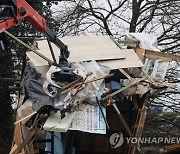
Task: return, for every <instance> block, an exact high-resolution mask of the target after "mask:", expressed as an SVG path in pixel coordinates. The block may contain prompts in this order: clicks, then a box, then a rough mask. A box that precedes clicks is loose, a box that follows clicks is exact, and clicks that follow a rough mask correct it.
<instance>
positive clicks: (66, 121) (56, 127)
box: [43, 112, 76, 132]
mask: <svg viewBox="0 0 180 154" xmlns="http://www.w3.org/2000/svg"><path fill="white" fill-rule="evenodd" d="M75 115H76V112H72V113H66V116H65V117H64V118H63V119H61V118H60V113H59V112H56V113H51V114H50V116H49V117H48V119H47V121H46V122H45V124H44V126H43V128H44V130H46V131H58V132H67V130H68V128H69V126H70V124H71V122H72V120H73V119H74V116H75Z"/></svg>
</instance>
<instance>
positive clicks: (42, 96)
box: [22, 63, 54, 111]
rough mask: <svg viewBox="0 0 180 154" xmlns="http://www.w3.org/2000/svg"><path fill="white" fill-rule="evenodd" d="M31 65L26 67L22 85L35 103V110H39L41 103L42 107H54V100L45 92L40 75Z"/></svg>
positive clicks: (28, 64)
mask: <svg viewBox="0 0 180 154" xmlns="http://www.w3.org/2000/svg"><path fill="white" fill-rule="evenodd" d="M31 65H32V64H30V63H27V65H26V67H25V70H24V75H23V80H22V84H23V86H24V87H25V90H26V93H27V95H28V97H29V98H30V99H31V100H32V102H33V104H32V107H33V109H35V110H36V111H37V110H39V108H40V106H39V103H41V104H42V106H44V105H51V106H54V99H53V98H51V97H50V96H48V95H47V94H46V93H45V92H44V90H43V83H42V81H41V80H40V75H39V74H38V72H37V71H36V69H35V68H34V67H33V66H31Z"/></svg>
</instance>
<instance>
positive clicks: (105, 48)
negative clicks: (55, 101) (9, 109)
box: [10, 36, 180, 154]
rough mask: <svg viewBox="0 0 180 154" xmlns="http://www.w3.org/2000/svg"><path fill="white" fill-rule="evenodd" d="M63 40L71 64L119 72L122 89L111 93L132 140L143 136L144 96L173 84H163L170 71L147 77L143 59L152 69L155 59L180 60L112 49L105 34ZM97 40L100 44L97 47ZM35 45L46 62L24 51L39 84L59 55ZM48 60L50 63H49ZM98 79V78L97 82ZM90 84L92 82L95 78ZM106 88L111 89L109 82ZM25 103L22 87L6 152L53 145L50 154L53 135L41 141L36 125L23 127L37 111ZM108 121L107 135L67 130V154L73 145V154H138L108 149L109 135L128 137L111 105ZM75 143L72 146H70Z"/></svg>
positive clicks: (35, 153) (35, 151) (129, 148)
mask: <svg viewBox="0 0 180 154" xmlns="http://www.w3.org/2000/svg"><path fill="white" fill-rule="evenodd" d="M83 41H84V42H83ZM63 42H65V43H66V44H67V45H68V46H69V49H70V51H71V56H70V58H69V60H70V61H71V62H74V61H75V62H76V61H88V60H96V61H97V63H98V64H100V65H104V66H107V67H109V68H111V70H116V71H117V70H119V73H120V77H121V78H122V79H121V78H120V80H121V83H122V88H121V89H119V90H117V91H115V92H114V95H116V96H117V97H118V98H119V102H118V101H117V103H116V104H117V107H118V109H119V110H120V112H121V113H122V115H123V117H124V120H125V122H126V123H127V126H128V128H129V130H130V131H131V133H132V137H141V136H142V132H143V128H144V123H145V119H146V115H147V104H148V97H149V95H150V94H153V92H154V87H157V86H163V87H167V88H175V85H174V84H170V83H167V82H165V81H164V77H165V73H166V71H167V69H168V67H167V68H166V70H164V74H163V77H162V78H159V79H158V80H156V78H155V76H156V75H154V76H152V74H148V72H146V71H145V70H143V64H145V63H146V62H147V59H153V60H155V62H154V63H153V65H154V64H155V63H156V64H157V61H158V60H162V61H168V62H169V61H172V60H175V61H180V56H175V55H172V54H167V53H160V52H155V51H149V50H145V49H140V48H135V51H134V50H133V49H123V50H122V49H119V48H118V47H117V46H116V45H115V43H114V41H113V40H111V38H110V37H109V36H79V37H66V38H63ZM97 42H100V43H99V44H98V43H97ZM91 43H92V44H91ZM133 43H134V42H133ZM38 44H39V45H38V48H39V49H40V51H38V50H37V51H36V50H35V52H38V55H43V57H45V58H43V59H42V58H41V57H39V56H38V55H36V54H34V53H33V52H27V58H28V59H29V60H30V61H31V63H32V64H33V65H34V68H35V69H36V70H37V71H38V72H39V73H40V74H41V78H42V80H45V78H46V76H45V74H46V72H47V71H48V69H49V64H50V65H53V63H54V64H56V63H57V62H58V58H59V51H58V49H56V47H55V46H54V45H52V46H51V45H50V44H49V47H50V49H49V48H48V44H47V42H46V40H44V41H39V42H38ZM29 49H31V48H29ZM52 49H53V50H54V54H52V51H53V50H52ZM33 50H34V49H33ZM50 51H51V52H50ZM47 57H48V58H47ZM46 60H47V61H46ZM49 61H50V62H51V63H49ZM144 68H145V67H144ZM127 70H128V71H127ZM156 72H157V70H156ZM156 72H155V73H156ZM108 77H110V76H108ZM111 77H112V76H111ZM105 78H106V77H103V79H105ZM97 80H99V79H98V78H97ZM85 82H88V81H85ZM89 82H93V80H92V81H89ZM79 84H82V83H79ZM83 84H84V83H83ZM106 86H107V88H109V84H108V81H107V84H106ZM70 90H71V88H70ZM112 94H113V93H112ZM112 94H110V96H113V95H112ZM108 97H109V95H108ZM25 101H27V94H26V91H25V89H24V87H22V89H21V91H20V95H19V103H18V110H17V114H16V122H15V133H14V140H13V145H12V149H11V152H10V154H18V153H22V154H26V153H27V154H40V153H41V152H42V151H43V148H44V147H43V148H42V147H40V146H42V145H41V143H43V142H51V146H52V147H51V153H53V148H54V147H53V146H54V140H53V138H55V137H56V136H55V135H54V134H53V132H52V133H51V137H52V139H46V138H44V139H43V138H42V137H41V138H39V136H44V137H45V133H46V131H45V130H44V129H43V128H42V126H40V128H39V126H38V127H37V126H34V127H30V128H28V127H27V126H26V125H25V123H26V122H27V121H28V120H29V119H30V118H31V117H33V116H34V115H35V114H36V112H35V111H32V110H31V109H28V107H27V106H26V107H27V108H25V109H24V111H25V112H22V110H20V108H21V107H22V105H23V103H24V102H25ZM106 118H107V122H108V124H109V128H110V129H109V130H107V134H106V135H97V134H89V133H84V132H80V131H68V132H67V134H68V136H67V139H66V143H65V145H64V146H65V147H64V151H65V153H71V152H72V147H75V150H76V153H103V154H105V153H119V154H124V153H127V154H136V153H139V151H138V150H139V147H140V145H139V144H133V145H132V144H130V145H129V144H127V143H123V145H122V146H120V147H118V148H116V149H113V148H111V145H110V143H109V137H110V134H112V133H116V132H122V133H123V134H124V135H125V136H128V133H127V129H125V127H124V125H123V122H122V121H121V120H120V119H118V115H117V113H116V112H115V110H114V108H113V107H112V106H110V107H108V109H107V115H106ZM74 141H76V142H75V143H74ZM44 151H45V149H44Z"/></svg>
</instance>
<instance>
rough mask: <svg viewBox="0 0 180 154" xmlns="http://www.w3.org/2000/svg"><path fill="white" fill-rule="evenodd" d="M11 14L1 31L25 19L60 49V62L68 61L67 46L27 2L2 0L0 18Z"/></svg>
mask: <svg viewBox="0 0 180 154" xmlns="http://www.w3.org/2000/svg"><path fill="white" fill-rule="evenodd" d="M4 14H9V15H10V17H7V18H3V19H1V20H0V31H3V30H7V29H9V28H11V27H14V26H16V25H18V23H19V22H20V21H21V20H22V19H25V20H27V21H28V22H30V23H31V24H32V26H33V27H34V29H36V30H37V31H39V32H42V33H44V34H45V36H46V37H47V39H48V40H49V41H51V42H53V43H54V44H55V45H56V46H57V47H58V48H59V49H60V52H61V54H60V60H61V61H63V62H64V61H67V58H68V57H69V54H70V52H69V51H68V48H67V46H66V45H65V44H64V43H63V42H62V41H61V40H59V39H58V38H57V35H56V34H55V33H54V32H53V31H52V30H51V29H50V28H49V27H48V26H47V24H46V20H45V19H44V18H43V17H42V16H41V15H40V14H39V13H38V12H37V11H36V10H34V9H33V8H32V7H31V6H30V5H29V4H28V3H27V2H26V1H25V0H1V2H0V17H3V15H4Z"/></svg>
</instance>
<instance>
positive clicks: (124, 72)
mask: <svg viewBox="0 0 180 154" xmlns="http://www.w3.org/2000/svg"><path fill="white" fill-rule="evenodd" d="M119 71H120V72H121V73H122V74H123V75H124V76H125V77H126V78H127V79H129V80H130V81H132V82H133V81H134V79H133V78H132V77H131V76H130V75H129V74H128V73H126V71H125V70H124V69H122V68H119Z"/></svg>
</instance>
